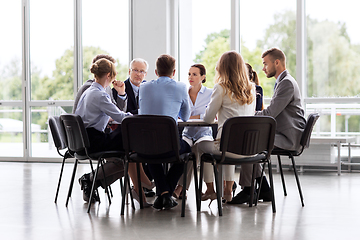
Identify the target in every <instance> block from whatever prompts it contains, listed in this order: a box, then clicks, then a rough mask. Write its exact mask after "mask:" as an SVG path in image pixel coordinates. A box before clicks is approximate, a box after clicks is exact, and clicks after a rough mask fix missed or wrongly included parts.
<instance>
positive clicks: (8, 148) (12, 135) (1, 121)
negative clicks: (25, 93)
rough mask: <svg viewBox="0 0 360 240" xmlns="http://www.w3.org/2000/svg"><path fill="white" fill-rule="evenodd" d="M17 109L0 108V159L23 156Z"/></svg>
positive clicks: (20, 120) (20, 123)
mask: <svg viewBox="0 0 360 240" xmlns="http://www.w3.org/2000/svg"><path fill="white" fill-rule="evenodd" d="M22 120H23V119H22V109H21V108H19V107H0V157H22V156H23V129H24V127H23V121H22Z"/></svg>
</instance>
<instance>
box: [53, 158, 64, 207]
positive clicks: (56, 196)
mask: <svg viewBox="0 0 360 240" xmlns="http://www.w3.org/2000/svg"><path fill="white" fill-rule="evenodd" d="M64 164H65V155H64V157H63V161H62V164H61V170H60V176H59V181H58V185H57V189H56V194H55V201H54V202H55V203H56V202H57V198H58V195H59V189H60V183H61V178H62V174H63V170H64Z"/></svg>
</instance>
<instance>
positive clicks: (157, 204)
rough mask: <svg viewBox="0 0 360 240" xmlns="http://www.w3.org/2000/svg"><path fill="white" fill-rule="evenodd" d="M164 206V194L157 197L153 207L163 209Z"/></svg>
mask: <svg viewBox="0 0 360 240" xmlns="http://www.w3.org/2000/svg"><path fill="white" fill-rule="evenodd" d="M163 207H164V205H163V197H162V195H160V196H158V197H157V198H156V199H155V201H154V204H153V208H155V209H158V210H161V209H162V208H163Z"/></svg>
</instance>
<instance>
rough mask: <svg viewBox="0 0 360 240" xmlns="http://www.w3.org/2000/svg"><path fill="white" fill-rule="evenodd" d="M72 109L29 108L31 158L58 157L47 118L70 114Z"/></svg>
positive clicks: (54, 107) (52, 107)
mask: <svg viewBox="0 0 360 240" xmlns="http://www.w3.org/2000/svg"><path fill="white" fill-rule="evenodd" d="M71 112H72V107H60V106H47V107H32V108H31V156H32V157H59V155H58V153H57V151H56V148H55V145H54V142H53V138H52V135H51V132H50V128H49V123H48V118H49V116H60V115H61V114H63V113H71Z"/></svg>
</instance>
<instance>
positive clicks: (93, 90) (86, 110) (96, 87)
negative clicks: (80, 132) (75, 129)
mask: <svg viewBox="0 0 360 240" xmlns="http://www.w3.org/2000/svg"><path fill="white" fill-rule="evenodd" d="M75 114H78V115H79V116H80V117H81V118H82V120H83V122H84V125H85V128H95V129H96V130H98V131H101V132H103V131H104V130H105V128H106V125H107V124H108V122H109V119H110V117H111V118H112V119H114V120H115V121H117V122H119V123H121V122H122V120H123V119H124V117H126V116H131V115H132V114H131V113H124V112H123V111H120V110H119V109H118V108H117V107H116V106H115V104H113V103H112V102H111V98H110V96H109V94H107V93H106V91H105V89H104V88H103V86H101V85H100V84H99V83H97V82H94V83H92V84H91V86H90V87H89V88H88V89H87V90H86V91H85V92H84V93H83V94H82V95H81V97H80V100H79V104H78V106H77V109H76V111H75Z"/></svg>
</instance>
